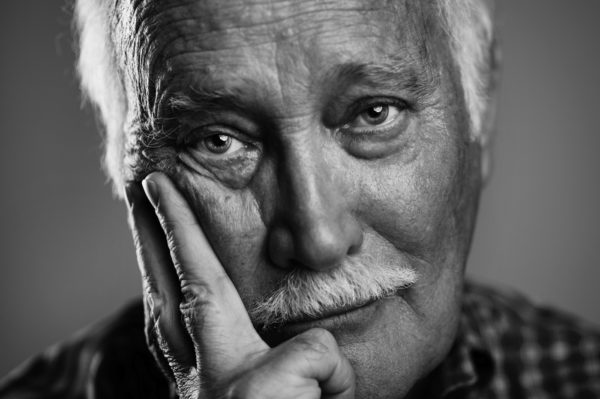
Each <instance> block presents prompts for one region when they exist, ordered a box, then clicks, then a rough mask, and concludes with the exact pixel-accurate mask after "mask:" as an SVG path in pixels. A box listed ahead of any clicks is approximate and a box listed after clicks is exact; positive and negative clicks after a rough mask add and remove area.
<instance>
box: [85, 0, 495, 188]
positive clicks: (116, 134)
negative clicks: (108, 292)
mask: <svg viewBox="0 0 600 399" xmlns="http://www.w3.org/2000/svg"><path fill="white" fill-rule="evenodd" d="M436 1H437V2H438V10H439V14H440V18H441V21H442V24H443V25H442V26H443V29H444V30H445V32H446V34H447V35H448V37H449V40H450V48H451V50H452V52H453V54H454V59H455V62H456V64H457V65H458V68H459V72H460V77H461V83H462V88H463V92H464V101H465V104H466V107H467V110H468V112H469V118H470V127H471V134H472V136H473V137H474V138H475V139H478V140H485V139H486V137H482V134H481V132H482V125H483V123H484V120H483V119H484V117H485V111H486V109H487V108H488V105H489V99H488V98H487V93H488V92H489V87H488V86H489V81H490V79H489V73H490V63H491V62H492V60H491V53H490V51H491V48H492V42H493V39H494V38H493V35H494V28H493V21H492V10H491V9H490V7H489V6H487V5H486V4H484V1H485V0H436ZM112 3H113V2H111V1H107V0H76V2H75V15H74V19H75V27H76V29H77V32H78V39H79V57H78V62H77V70H78V72H79V78H80V84H81V89H82V92H83V94H84V96H85V98H86V99H87V100H89V102H91V104H92V105H93V106H94V108H95V109H96V111H97V114H98V116H99V118H100V121H101V122H102V124H103V128H104V132H105V154H104V161H103V164H104V168H105V170H106V173H107V174H108V176H109V177H110V179H111V180H112V182H113V185H114V186H113V187H114V189H115V193H116V194H117V195H119V196H122V194H123V193H122V192H121V191H122V188H123V186H124V183H125V181H126V180H127V179H128V177H126V176H128V174H129V171H128V170H127V169H128V168H127V167H126V165H125V158H126V157H125V155H126V154H125V151H126V148H127V146H126V140H130V138H128V137H127V135H125V134H124V126H125V123H126V120H125V118H126V113H127V99H126V90H125V85H124V81H123V77H122V76H120V74H119V68H118V65H117V64H118V61H117V59H118V58H117V54H116V48H115V44H114V41H113V39H112V36H111V26H113V24H112V23H111V16H112V14H113V10H112V8H113V4H112Z"/></svg>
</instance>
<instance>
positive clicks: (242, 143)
mask: <svg viewBox="0 0 600 399" xmlns="http://www.w3.org/2000/svg"><path fill="white" fill-rule="evenodd" d="M154 3H155V4H153V5H152V7H148V8H146V9H144V10H142V9H139V10H134V12H133V14H132V18H133V19H134V20H135V22H136V23H137V24H138V25H137V28H138V31H139V32H143V34H144V35H145V38H144V40H143V42H140V43H141V44H140V46H141V47H139V48H137V49H138V50H135V51H138V52H140V54H141V50H140V49H145V50H146V52H145V53H144V54H143V56H141V57H140V59H142V60H143V63H140V64H139V65H138V68H131V74H132V76H133V78H132V79H133V80H132V82H133V83H132V82H130V83H131V85H130V86H129V87H130V90H131V87H136V88H138V89H137V90H138V91H135V92H134V95H133V96H132V95H131V92H130V111H131V112H136V113H138V112H140V108H136V107H135V106H133V105H132V104H133V103H135V105H137V106H140V104H142V105H141V107H142V111H143V112H141V113H140V114H137V115H130V117H131V119H136V117H138V119H139V117H140V115H143V116H142V117H141V119H142V122H145V123H146V125H147V126H152V127H153V129H154V130H153V132H152V133H153V137H152V140H149V139H148V138H147V137H146V138H144V139H143V140H140V142H142V146H141V148H140V149H139V150H140V151H139V153H138V154H137V155H138V156H139V157H140V159H141V158H144V159H146V160H148V159H149V160H151V162H152V163H153V165H154V167H155V168H156V169H161V170H163V171H165V172H166V173H167V174H169V175H170V176H171V178H172V179H173V180H174V181H175V183H176V185H177V186H178V187H179V188H180V190H181V191H182V193H183V194H184V196H185V197H186V198H187V199H188V201H189V203H190V206H191V208H192V209H193V211H194V212H195V214H196V215H197V218H198V220H199V222H200V224H201V225H202V227H203V229H204V231H205V233H206V235H207V236H208V237H209V240H210V242H211V245H212V247H213V249H214V251H215V253H216V254H217V256H218V257H219V259H220V260H221V262H222V264H223V266H224V267H225V269H226V271H227V272H228V274H229V276H230V277H231V279H232V281H233V283H234V284H235V286H236V288H237V289H238V291H239V293H240V296H241V297H242V300H243V301H244V304H245V305H246V307H247V308H251V307H252V306H253V305H254V304H255V303H256V302H257V301H259V300H260V299H261V298H264V297H265V296H266V295H268V294H269V293H271V292H272V291H273V290H275V289H276V288H278V287H279V285H280V282H281V281H282V280H283V279H285V278H286V276H289V275H290V273H292V272H294V273H297V272H298V270H303V271H307V272H310V273H329V272H331V271H333V270H335V269H337V268H343V267H345V265H346V264H347V263H348V262H349V259H351V260H352V261H354V262H355V263H359V264H361V265H362V266H361V267H364V268H369V267H375V265H380V264H386V265H393V266H394V267H398V268H404V269H412V270H414V271H415V272H416V273H417V275H418V279H417V282H416V283H415V284H414V285H412V286H411V287H410V288H407V289H402V290H399V291H397V292H396V293H395V294H394V295H389V296H387V297H385V298H382V299H379V300H375V301H374V302H369V303H368V304H367V305H366V306H362V305H364V303H347V304H346V305H345V306H346V307H345V308H343V309H335V310H336V311H338V312H342V313H343V312H345V311H348V310H349V312H346V313H343V314H341V315H334V316H331V317H324V316H325V315H321V316H322V317H321V318H318V319H317V320H313V321H311V322H300V323H288V324H286V325H284V326H283V328H280V329H276V330H269V331H267V330H264V331H263V330H259V331H260V332H261V333H263V336H264V337H265V339H267V340H268V341H269V342H271V343H272V344H277V343H278V342H280V341H281V340H283V339H285V338H287V337H289V336H290V335H292V334H294V333H297V332H299V331H302V330H303V329H306V328H309V327H315V326H321V327H325V328H327V329H329V330H330V331H331V332H332V333H333V334H334V336H335V337H336V339H337V342H338V344H339V345H340V347H341V349H342V351H343V353H344V354H345V355H346V356H347V357H348V358H349V360H350V362H351V363H352V365H353V367H354V369H355V371H356V374H357V379H358V380H357V381H358V394H359V396H361V395H362V396H368V397H377V394H378V395H379V396H380V397H397V396H399V395H401V394H403V393H405V392H406V391H407V390H408V389H410V387H411V386H412V385H413V384H414V383H415V382H416V381H417V380H418V379H419V378H421V377H423V376H424V375H425V374H426V373H428V372H429V371H431V370H432V368H433V367H435V366H436V365H437V364H438V363H439V362H440V361H441V359H443V357H444V356H445V354H446V353H447V351H448V350H449V347H450V345H451V344H452V341H453V338H454V334H455V331H456V326H457V322H458V314H459V307H460V303H459V302H460V289H461V283H462V278H463V269H464V264H465V261H466V255H467V252H468V247H469V243H470V238H471V233H472V229H473V223H474V219H475V212H476V207H477V198H478V194H479V188H480V179H479V176H480V171H479V145H478V144H476V143H474V142H473V141H472V140H471V139H470V135H469V131H468V124H467V114H466V110H465V106H464V103H463V99H462V94H461V88H460V86H459V83H458V82H459V78H458V71H457V70H456V67H455V65H454V63H453V61H452V57H451V54H450V53H449V49H448V45H447V43H446V39H445V36H444V35H443V33H442V29H441V27H440V26H439V22H438V21H437V19H436V15H437V10H436V8H435V4H431V3H433V2H423V1H394V2H391V1H390V2H381V1H372V2H368V1H348V0H338V1H328V2H323V1H312V0H311V1H309V0H306V1H302V2H281V1H273V2H264V1H256V2H254V1H239V0H238V1H233V0H230V1H222V0H221V1H182V0H176V1H168V2H154ZM132 26H133V25H132ZM144 118H146V119H147V120H145V121H144V120H143V119H144ZM142 153H143V155H142ZM358 286H360V283H359V284H358ZM327 294H328V293H327V292H322V295H323V296H326V295H327ZM312 299H314V298H312ZM358 306H362V307H361V308H360V309H359V310H355V308H356V307H358ZM334 313H335V312H334ZM292 321H296V322H297V321H298V320H292ZM260 327H261V326H258V325H257V328H260Z"/></svg>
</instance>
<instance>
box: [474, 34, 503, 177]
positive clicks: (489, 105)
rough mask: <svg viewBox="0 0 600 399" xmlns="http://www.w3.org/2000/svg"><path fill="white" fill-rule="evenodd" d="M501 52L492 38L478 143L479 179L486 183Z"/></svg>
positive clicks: (493, 128)
mask: <svg viewBox="0 0 600 399" xmlns="http://www.w3.org/2000/svg"><path fill="white" fill-rule="evenodd" d="M501 57H502V54H501V52H500V46H499V45H498V42H497V40H496V38H494V39H492V43H491V46H490V54H489V74H488V81H487V87H486V94H487V95H486V100H485V101H486V106H485V110H484V112H483V118H482V124H481V131H480V132H479V144H480V146H481V179H482V182H483V184H484V185H486V184H487V182H488V180H489V179H490V176H491V174H492V164H493V162H492V160H493V157H492V148H491V147H492V141H493V139H494V136H495V133H496V107H497V102H498V101H497V99H498V91H499V86H500V62H501Z"/></svg>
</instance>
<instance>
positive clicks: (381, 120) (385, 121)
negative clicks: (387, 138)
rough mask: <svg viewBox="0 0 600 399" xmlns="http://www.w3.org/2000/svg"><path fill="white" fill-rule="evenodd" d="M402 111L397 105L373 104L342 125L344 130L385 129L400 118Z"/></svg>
mask: <svg viewBox="0 0 600 399" xmlns="http://www.w3.org/2000/svg"><path fill="white" fill-rule="evenodd" d="M401 113H402V109H401V108H400V106H398V105H392V104H385V103H375V104H371V105H369V106H367V107H366V108H363V110H362V111H361V112H360V113H359V114H358V115H357V116H356V117H355V118H354V119H353V120H352V121H350V123H347V124H346V125H344V128H345V129H355V130H359V131H361V130H371V129H372V128H375V127H376V128H385V127H387V126H389V125H392V124H394V123H395V122H397V121H398V119H399V118H400V117H401Z"/></svg>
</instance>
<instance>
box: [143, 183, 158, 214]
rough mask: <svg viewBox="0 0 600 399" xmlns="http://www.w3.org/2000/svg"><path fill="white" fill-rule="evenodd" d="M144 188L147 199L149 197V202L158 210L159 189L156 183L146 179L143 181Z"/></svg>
mask: <svg viewBox="0 0 600 399" xmlns="http://www.w3.org/2000/svg"><path fill="white" fill-rule="evenodd" d="M142 186H143V187H144V192H145V193H146V197H148V201H150V203H151V204H152V206H153V207H154V208H156V206H157V205H158V188H157V187H156V183H155V182H153V181H152V180H150V179H149V178H148V177H146V178H145V179H144V181H142Z"/></svg>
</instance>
